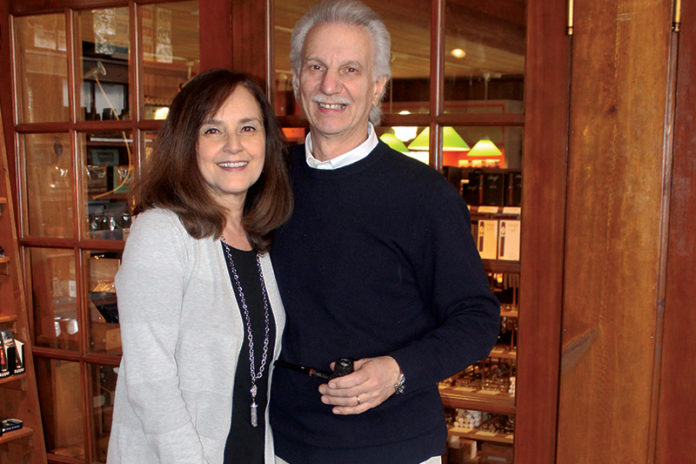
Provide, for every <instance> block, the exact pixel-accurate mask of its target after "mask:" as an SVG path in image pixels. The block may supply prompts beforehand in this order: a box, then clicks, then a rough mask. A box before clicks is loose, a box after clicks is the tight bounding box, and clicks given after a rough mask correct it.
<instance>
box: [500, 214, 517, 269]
mask: <svg viewBox="0 0 696 464" xmlns="http://www.w3.org/2000/svg"><path fill="white" fill-rule="evenodd" d="M498 259H501V260H505V261H519V259H520V220H519V219H501V220H500V224H499V231H498Z"/></svg>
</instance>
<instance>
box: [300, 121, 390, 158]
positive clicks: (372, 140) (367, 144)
mask: <svg viewBox="0 0 696 464" xmlns="http://www.w3.org/2000/svg"><path fill="white" fill-rule="evenodd" d="M378 141H379V139H378V138H377V133H376V132H375V128H374V127H373V126H372V123H370V122H368V123H367V140H365V141H364V142H363V143H361V144H360V145H358V146H357V147H355V148H353V149H352V150H350V151H348V152H346V153H344V154H342V155H338V156H337V157H335V158H331V159H330V160H326V161H319V160H318V159H316V158H315V157H314V155H312V152H313V151H314V148H313V146H312V133H311V132H310V133H309V134H307V137H305V159H306V160H307V165H308V166H309V167H310V168H314V169H327V170H330V169H338V168H342V167H344V166H348V165H349V164H353V163H355V162H357V161H360V160H361V159H363V158H365V157H366V156H367V155H369V154H370V152H372V150H374V149H375V147H376V146H377V143H378Z"/></svg>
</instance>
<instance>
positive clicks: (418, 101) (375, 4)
mask: <svg viewBox="0 0 696 464" xmlns="http://www.w3.org/2000/svg"><path fill="white" fill-rule="evenodd" d="M366 3H367V4H368V5H369V6H370V7H371V8H372V9H373V10H375V11H376V12H377V14H379V15H380V17H381V18H382V20H383V21H384V23H385V24H386V25H387V30H388V31H389V33H390V34H391V41H392V47H391V72H392V80H391V82H390V83H389V84H388V86H387V93H386V95H385V97H384V100H383V102H382V111H384V113H389V114H397V113H400V112H403V111H408V112H410V113H429V112H430V23H431V16H432V13H431V5H430V4H431V2H424V1H414V0H410V1H408V2H399V4H398V6H397V5H395V4H394V3H390V2H383V1H379V0H370V1H369V2H366Z"/></svg>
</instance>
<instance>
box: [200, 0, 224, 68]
mask: <svg viewBox="0 0 696 464" xmlns="http://www.w3.org/2000/svg"><path fill="white" fill-rule="evenodd" d="M198 7H199V8H198V11H199V16H198V21H199V31H198V36H199V40H200V58H201V71H205V70H207V69H212V68H230V67H231V66H232V30H231V24H232V2H220V1H218V0H198Z"/></svg>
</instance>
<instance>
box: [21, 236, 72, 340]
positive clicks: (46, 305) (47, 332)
mask: <svg viewBox="0 0 696 464" xmlns="http://www.w3.org/2000/svg"><path fill="white" fill-rule="evenodd" d="M27 255H28V260H29V265H30V275H29V279H30V280H31V282H29V283H30V284H31V289H32V300H33V303H34V321H35V323H34V340H35V344H36V345H37V346H47V347H53V348H63V349H69V350H77V349H78V344H79V338H80V335H79V330H80V325H79V323H78V316H77V282H76V281H75V254H74V253H73V251H72V250H67V249H59V248H27Z"/></svg>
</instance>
